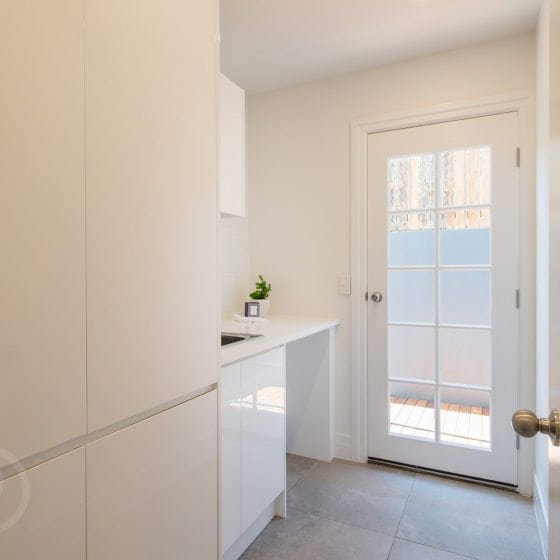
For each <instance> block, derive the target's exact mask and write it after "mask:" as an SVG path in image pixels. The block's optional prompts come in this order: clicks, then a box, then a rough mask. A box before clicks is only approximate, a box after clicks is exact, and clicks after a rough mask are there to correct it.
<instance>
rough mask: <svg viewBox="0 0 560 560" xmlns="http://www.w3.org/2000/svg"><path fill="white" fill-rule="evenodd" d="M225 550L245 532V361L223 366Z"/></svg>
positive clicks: (223, 531) (223, 546)
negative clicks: (242, 520) (243, 519)
mask: <svg viewBox="0 0 560 560" xmlns="http://www.w3.org/2000/svg"><path fill="white" fill-rule="evenodd" d="M220 410H221V422H220V438H221V454H220V461H221V532H222V551H225V550H227V549H228V548H229V547H230V546H231V545H232V544H233V543H234V542H235V541H236V540H237V538H238V537H239V536H240V535H241V364H239V363H237V364H233V365H231V366H227V367H224V368H222V371H221V378H220Z"/></svg>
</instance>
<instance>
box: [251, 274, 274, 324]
mask: <svg viewBox="0 0 560 560" xmlns="http://www.w3.org/2000/svg"><path fill="white" fill-rule="evenodd" d="M271 290H272V286H271V285H270V284H268V283H267V281H266V280H265V279H264V278H263V277H262V274H259V280H258V282H255V291H254V292H251V293H250V294H249V297H250V298H251V299H252V300H254V301H258V302H259V317H262V318H263V319H264V318H266V316H267V315H268V311H269V309H270V300H269V299H268V296H269V295H270V292H271Z"/></svg>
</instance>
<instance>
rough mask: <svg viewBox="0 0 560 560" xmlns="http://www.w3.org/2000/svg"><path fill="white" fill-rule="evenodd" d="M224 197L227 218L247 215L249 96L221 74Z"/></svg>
mask: <svg viewBox="0 0 560 560" xmlns="http://www.w3.org/2000/svg"><path fill="white" fill-rule="evenodd" d="M219 95H220V197H221V202H220V206H221V210H222V215H224V216H244V215H245V92H244V91H243V90H242V89H241V88H240V87H239V86H238V85H237V84H235V83H234V82H232V81H231V80H230V79H229V78H227V77H226V76H224V75H223V74H220V94H219Z"/></svg>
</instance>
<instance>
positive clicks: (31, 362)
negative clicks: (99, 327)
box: [0, 0, 86, 467]
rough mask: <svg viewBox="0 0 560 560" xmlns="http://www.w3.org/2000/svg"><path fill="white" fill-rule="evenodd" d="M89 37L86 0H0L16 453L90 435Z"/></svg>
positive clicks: (6, 426) (3, 355) (4, 416)
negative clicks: (86, 80) (87, 290)
mask: <svg viewBox="0 0 560 560" xmlns="http://www.w3.org/2000/svg"><path fill="white" fill-rule="evenodd" d="M83 33H84V31H83V5H82V3H81V2H76V1H75V0H49V1H48V2H45V1H44V0H26V1H25V2H4V3H3V4H2V15H1V17H0V84H1V86H0V106H1V110H0V262H1V263H2V264H1V267H2V272H1V273H0V317H1V319H0V372H1V378H2V389H1V390H0V442H1V446H2V447H3V448H4V449H7V450H9V451H10V452H11V453H12V454H13V455H16V456H17V457H18V458H20V459H21V458H24V457H27V456H29V455H33V454H35V453H37V452H40V451H43V450H45V449H48V448H50V447H53V446H55V445H57V444H59V443H62V442H64V441H66V440H69V439H72V438H74V437H76V436H78V435H80V434H82V433H83V432H84V431H85V394H86V393H85V385H86V376H85V217H84V199H85V184H84V61H83V43H84V36H83ZM7 461H8V460H7V459H6V458H5V457H0V467H2V466H3V465H5V464H6V462H7Z"/></svg>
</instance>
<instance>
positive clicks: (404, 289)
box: [388, 270, 436, 324]
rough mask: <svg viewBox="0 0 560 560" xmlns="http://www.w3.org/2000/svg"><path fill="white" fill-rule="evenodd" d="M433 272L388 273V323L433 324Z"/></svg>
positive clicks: (399, 271) (396, 271) (408, 271)
mask: <svg viewBox="0 0 560 560" xmlns="http://www.w3.org/2000/svg"><path fill="white" fill-rule="evenodd" d="M435 278H436V277H435V272H434V271H432V270H391V271H389V286H388V293H389V306H388V308H389V322H392V323H429V324H433V323H434V322H435Z"/></svg>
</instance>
